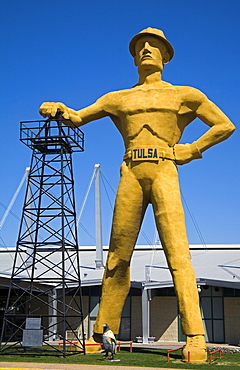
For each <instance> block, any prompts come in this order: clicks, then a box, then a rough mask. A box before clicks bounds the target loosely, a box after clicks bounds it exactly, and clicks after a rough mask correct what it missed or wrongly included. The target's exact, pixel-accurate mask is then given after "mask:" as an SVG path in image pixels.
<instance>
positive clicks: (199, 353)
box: [182, 335, 207, 364]
mask: <svg viewBox="0 0 240 370" xmlns="http://www.w3.org/2000/svg"><path fill="white" fill-rule="evenodd" d="M188 352H189V353H190V363H193V364H194V363H195V364H199V363H203V362H206V361H207V348H206V342H205V338H204V335H187V342H186V345H185V346H184V347H183V351H182V361H184V362H188Z"/></svg>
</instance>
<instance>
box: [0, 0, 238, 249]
mask: <svg viewBox="0 0 240 370" xmlns="http://www.w3.org/2000/svg"><path fill="white" fill-rule="evenodd" d="M0 14H1V22H0V35H1V36H0V39H1V40H0V42H1V65H0V80H1V91H0V98H1V123H0V124H1V135H0V148H1V161H0V174H1V182H0V220H1V218H2V216H3V214H4V210H5V209H4V206H7V205H8V204H9V202H10V200H11V198H12V196H13V194H14V192H15V191H16V189H17V187H18V185H19V182H20V180H21V178H22V176H23V174H24V171H25V168H26V167H27V166H29V163H30V158H31V150H30V149H28V148H27V147H26V146H25V145H23V144H22V143H21V142H20V141H19V122H20V121H23V120H37V119H40V118H41V117H40V115H39V113H38V108H39V105H40V104H41V103H42V102H43V101H62V102H64V103H65V104H66V105H68V106H70V107H72V108H74V109H80V108H82V107H84V106H87V105H89V104H91V103H93V102H94V101H95V100H96V99H97V98H98V97H100V96H101V95H103V94H105V93H107V92H109V91H112V90H119V89H124V88H129V87H131V86H132V85H134V84H135V83H136V82H137V77H138V76H137V71H136V68H135V66H134V64H133V60H132V57H131V55H130V54H129V52H128V43H129V41H130V39H131V37H132V36H133V35H134V34H136V33H137V32H139V31H140V30H141V29H143V28H146V27H148V26H152V27H157V28H160V29H162V30H164V32H165V34H166V35H167V38H168V39H169V41H170V42H171V43H172V45H173V47H174V49H175V56H174V58H173V60H172V61H171V63H169V64H168V65H167V66H166V67H165V70H164V74H163V79H164V80H166V81H168V82H171V83H172V84H179V85H189V86H194V87H197V88H198V89H200V90H201V91H203V92H204V93H205V94H206V95H207V96H208V97H209V98H210V99H211V100H213V101H214V102H215V103H216V104H217V105H218V106H219V107H220V108H221V109H222V110H223V111H224V112H225V113H226V114H227V115H228V117H229V118H230V119H231V120H232V121H233V123H234V124H235V125H236V126H237V127H238V125H239V123H238V122H239V98H240V94H239V84H240V75H239V58H240V36H239V16H240V2H239V1H238V0H228V1H226V0H216V1H215V0H201V1H195V0H192V1H190V0H189V1H186V0H182V1H178V0H169V1H162V0H152V1H151V2H146V1H145V0H121V1H120V0H111V1H110V0H101V1H97V0H68V1H67V0H65V1H64V0H21V1H20V0H1V2H0ZM205 130H206V126H205V125H204V124H202V123H201V122H200V121H199V120H196V121H194V122H193V123H192V124H191V125H190V127H188V128H187V129H186V131H185V134H184V136H183V138H182V140H181V142H183V143H185V142H192V141H194V140H196V139H197V138H198V137H199V136H200V135H201V134H202V133H203V132H205ZM83 131H84V133H85V152H84V153H75V154H74V157H73V159H74V170H75V184H76V201H77V208H78V210H80V208H81V205H82V202H83V199H84V196H85V193H86V190H87V187H88V184H89V181H90V178H91V175H92V172H93V167H94V164H95V163H100V165H101V171H102V173H103V174H104V176H105V178H106V179H107V180H108V182H109V183H110V184H111V186H112V187H113V188H114V189H115V190H116V189H117V184H118V180H119V166H120V164H121V161H122V155H123V144H122V139H121V137H120V135H119V134H118V132H117V130H116V129H115V127H114V125H113V123H112V122H111V121H110V119H108V118H104V119H102V120H99V121H95V122H92V123H90V124H88V125H87V126H84V128H83ZM239 142H240V141H239V132H238V130H236V132H235V133H234V134H233V136H232V137H231V138H230V139H228V140H227V141H225V142H223V143H221V144H219V145H218V146H216V147H214V148H211V149H210V150H209V151H208V152H205V153H204V156H203V159H201V160H198V161H194V162H192V163H190V164H188V165H185V166H182V167H181V168H180V169H179V176H180V182H181V186H182V193H183V196H184V199H185V200H186V202H187V205H188V208H189V209H190V211H191V213H192V214H193V215H194V218H195V220H196V222H197V225H198V227H199V229H200V232H201V234H202V236H203V239H204V241H205V242H206V243H239V242H240V233H239V219H240V217H239V216H240V195H239V180H240V173H239V159H238V158H239ZM104 185H105V186H106V189H107V190H108V193H105V187H104ZM102 189H103V196H102V201H103V242H104V243H105V244H107V243H108V239H109V231H110V226H111V214H112V209H111V206H110V204H109V202H108V198H110V199H111V202H112V203H113V202H114V194H113V192H112V191H111V190H110V187H109V186H108V184H107V183H106V181H105V183H104V184H102ZM23 198H24V189H22V190H21V192H20V194H19V196H18V198H17V200H16V202H15V204H14V206H13V208H12V212H13V213H14V215H12V214H10V215H9V216H8V218H7V220H6V222H5V224H4V225H3V227H2V229H1V230H0V238H1V239H0V245H7V246H14V245H15V243H16V239H17V234H18V228H19V221H18V219H17V218H20V216H21V208H22V205H23ZM186 219H187V228H188V235H189V241H190V243H201V240H200V239H199V235H198V232H197V231H196V228H195V226H194V224H193V222H192V219H191V217H190V215H189V212H188V211H187V210H186ZM81 222H82V224H83V225H84V227H85V228H87V230H88V233H89V234H90V235H91V236H92V237H89V236H88V234H87V233H86V232H85V231H84V230H83V229H82V228H80V230H79V243H80V244H81V245H84V244H93V243H94V241H93V239H94V233H95V231H94V228H95V226H94V206H93V191H91V194H90V197H89V200H88V202H87V206H86V209H85V211H84V213H83V217H82V220H81ZM143 231H144V232H143V233H142V234H141V235H140V238H139V242H140V243H143V244H144V243H149V242H150V243H153V242H154V239H155V228H154V222H153V217H152V212H151V209H149V210H148V212H147V215H146V218H145V221H144V224H143Z"/></svg>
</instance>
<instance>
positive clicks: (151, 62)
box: [134, 35, 168, 71]
mask: <svg viewBox="0 0 240 370" xmlns="http://www.w3.org/2000/svg"><path fill="white" fill-rule="evenodd" d="M135 51H136V56H135V57H134V61H135V65H136V66H138V69H139V70H140V71H141V70H142V69H152V70H157V71H162V70H163V64H164V63H166V62H168V60H165V58H167V56H168V54H167V50H166V46H165V44H164V42H163V41H161V40H160V39H159V38H157V37H154V36H151V35H147V36H143V37H141V38H139V39H138V41H137V42H136V45H135Z"/></svg>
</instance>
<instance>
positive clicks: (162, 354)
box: [0, 347, 240, 370]
mask: <svg viewBox="0 0 240 370" xmlns="http://www.w3.org/2000/svg"><path fill="white" fill-rule="evenodd" d="M48 353H49V351H45V353H44V354H39V355H36V354H35V355H27V354H24V353H22V354H15V355H7V354H6V355H5V354H4V355H3V354H2V353H1V354H0V367H1V361H3V362H5V361H7V362H8V361H9V362H34V363H41V362H44V363H56V364H57V363H61V364H91V365H105V366H109V367H111V366H113V365H117V366H138V367H156V368H157V367H164V368H167V369H174V368H178V369H181V368H182V369H203V370H205V369H209V370H210V369H213V370H214V369H215V370H223V369H224V370H227V369H231V370H240V353H235V354H230V353H223V356H222V359H219V358H218V354H217V353H216V354H214V355H213V363H212V364H209V363H206V364H198V365H194V364H188V363H182V362H181V353H180V351H176V352H174V353H172V354H171V361H170V362H167V356H166V350H160V349H144V348H139V347H138V348H133V352H132V353H131V352H129V350H128V348H122V349H121V351H120V352H118V353H117V355H116V356H115V358H116V359H119V360H120V361H119V362H107V361H104V360H103V359H102V354H88V355H85V356H84V355H83V354H76V355H68V356H66V357H65V358H64V357H62V356H56V355H52V354H50V355H48ZM208 359H209V356H208ZM36 368H37V365H36Z"/></svg>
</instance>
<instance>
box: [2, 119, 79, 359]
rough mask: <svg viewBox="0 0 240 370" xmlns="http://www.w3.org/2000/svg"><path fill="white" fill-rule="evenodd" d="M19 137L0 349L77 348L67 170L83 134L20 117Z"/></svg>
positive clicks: (75, 258)
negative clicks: (18, 182) (21, 169)
mask: <svg viewBox="0 0 240 370" xmlns="http://www.w3.org/2000/svg"><path fill="white" fill-rule="evenodd" d="M65 123H66V121H65ZM69 123H71V122H70V121H69ZM20 134H21V135H20V140H21V141H22V142H23V143H25V144H26V145H27V146H28V147H29V148H30V149H32V151H33V152H32V159H31V166H30V169H29V175H28V184H27V189H26V196H25V201H24V206H23V212H22V219H21V224H20V230H19V236H18V241H17V247H16V254H15V259H14V263H13V270H12V276H11V281H10V287H9V292H8V297H7V304H6V311H5V314H4V319H3V328H2V334H1V348H0V351H1V353H2V354H4V353H6V354H7V353H9V352H11V353H16V351H17V352H19V351H20V352H21V351H24V352H26V351H28V352H31V353H35V352H39V351H41V350H43V348H45V350H46V348H48V350H50V351H51V350H52V351H54V352H56V354H60V355H64V356H65V355H66V354H72V353H76V351H75V349H76V345H78V347H80V349H82V351H83V352H84V353H85V343H84V328H83V312H82V295H81V281H80V263H79V251H78V239H77V225H76V211H75V197H74V181H73V168H72V153H73V152H76V151H80V152H81V151H83V143H84V137H83V132H82V131H81V130H80V129H78V128H76V127H74V128H71V127H70V126H66V125H64V124H63V123H62V120H61V119H60V118H59V119H48V120H43V121H26V122H21V127H20ZM56 341H61V342H62V345H61V347H60V348H58V345H57V342H56ZM69 342H70V344H71V343H72V345H71V346H70V347H69ZM76 343H79V344H76ZM43 344H46V345H48V347H46V346H44V347H43ZM49 346H50V348H49ZM74 347H75V348H74ZM69 348H72V350H71V351H70V350H69ZM78 349H79V348H78Z"/></svg>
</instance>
